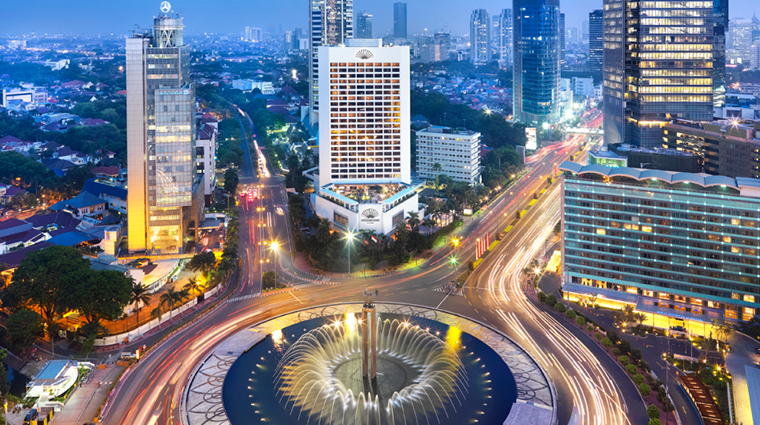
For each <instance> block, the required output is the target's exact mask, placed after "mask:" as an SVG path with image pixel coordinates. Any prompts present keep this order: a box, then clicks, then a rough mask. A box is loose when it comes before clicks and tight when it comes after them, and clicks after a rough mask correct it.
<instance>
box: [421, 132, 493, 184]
mask: <svg viewBox="0 0 760 425" xmlns="http://www.w3.org/2000/svg"><path fill="white" fill-rule="evenodd" d="M436 164H440V166H441V169H440V171H436V170H435V168H436V167H435V165H436ZM417 174H418V175H419V177H420V178H423V179H427V180H435V176H436V175H440V174H445V175H447V176H449V177H451V178H452V180H454V181H460V182H466V183H468V184H470V185H473V184H476V183H480V133H476V132H474V131H471V130H457V129H452V128H451V127H439V126H430V127H428V128H426V129H424V130H420V131H418V132H417Z"/></svg>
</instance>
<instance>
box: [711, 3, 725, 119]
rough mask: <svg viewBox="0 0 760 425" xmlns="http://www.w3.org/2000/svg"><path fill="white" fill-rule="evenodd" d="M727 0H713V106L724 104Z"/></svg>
mask: <svg viewBox="0 0 760 425" xmlns="http://www.w3.org/2000/svg"><path fill="white" fill-rule="evenodd" d="M727 33H728V0H713V106H714V107H716V108H722V107H723V106H725V105H726V42H727V41H728V40H727V37H726V36H727Z"/></svg>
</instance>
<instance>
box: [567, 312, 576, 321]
mask: <svg viewBox="0 0 760 425" xmlns="http://www.w3.org/2000/svg"><path fill="white" fill-rule="evenodd" d="M577 315H578V313H576V312H575V310H570V311H568V312H567V318H568V319H570V320H575V317H576V316H577Z"/></svg>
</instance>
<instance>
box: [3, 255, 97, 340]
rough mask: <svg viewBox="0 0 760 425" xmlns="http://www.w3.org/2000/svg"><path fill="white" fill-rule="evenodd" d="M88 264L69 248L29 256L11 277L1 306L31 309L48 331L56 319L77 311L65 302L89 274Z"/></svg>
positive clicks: (86, 260) (12, 308)
mask: <svg viewBox="0 0 760 425" xmlns="http://www.w3.org/2000/svg"><path fill="white" fill-rule="evenodd" d="M90 270H91V269H90V260H88V259H86V258H84V257H82V254H81V253H80V252H79V251H77V250H76V249H74V248H72V247H68V246H51V247H48V248H44V249H41V250H39V251H33V252H30V253H29V254H28V255H27V256H26V258H24V259H23V260H22V261H21V264H19V266H18V268H17V269H16V271H15V272H14V273H13V279H12V281H11V284H10V286H9V287H8V290H7V291H6V292H5V293H4V294H3V304H5V305H6V307H8V308H10V309H11V310H14V309H17V308H18V307H19V306H25V305H33V306H36V307H37V308H39V310H40V311H41V312H42V317H43V319H44V321H45V323H46V324H47V325H48V326H49V327H50V326H52V325H53V323H54V322H55V319H56V316H57V315H59V314H63V313H64V312H66V311H67V310H70V309H73V308H76V307H75V306H72V305H71V304H67V301H71V300H72V299H73V298H72V297H71V296H69V295H70V293H71V290H72V289H73V288H74V287H75V286H77V284H78V283H81V281H82V280H83V278H86V277H87V276H88V275H89V273H90Z"/></svg>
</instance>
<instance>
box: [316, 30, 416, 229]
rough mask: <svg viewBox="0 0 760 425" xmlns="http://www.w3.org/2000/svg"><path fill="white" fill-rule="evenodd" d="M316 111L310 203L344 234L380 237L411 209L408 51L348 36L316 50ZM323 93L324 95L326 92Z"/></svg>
mask: <svg viewBox="0 0 760 425" xmlns="http://www.w3.org/2000/svg"><path fill="white" fill-rule="evenodd" d="M319 73H320V75H323V76H324V87H325V89H326V90H325V96H324V111H323V112H322V113H320V115H319V167H318V169H311V170H307V171H306V172H304V175H306V176H307V177H308V178H310V179H311V180H312V181H313V182H314V187H315V188H316V192H315V193H314V194H313V195H312V205H314V209H315V211H316V213H317V215H319V216H320V217H322V218H326V219H328V220H330V221H331V222H332V223H333V224H334V225H335V226H336V227H338V228H341V229H344V230H354V231H356V230H365V229H367V230H374V231H376V232H378V233H382V234H387V233H390V232H392V231H393V229H394V228H395V226H396V225H397V224H398V223H400V222H402V221H403V220H404V219H405V217H406V216H407V215H408V213H409V212H417V211H418V208H419V207H418V196H417V193H416V192H415V188H414V187H413V186H412V185H411V170H410V168H411V164H410V162H411V161H410V158H411V152H410V149H411V147H410V139H409V137H410V135H409V131H410V130H409V126H410V116H409V96H410V95H409V80H410V73H409V47H408V46H392V47H390V46H387V47H383V46H382V40H376V39H369V40H360V39H349V40H346V45H345V46H337V47H333V46H322V47H320V48H319ZM328 88H329V90H327V89H328Z"/></svg>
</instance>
